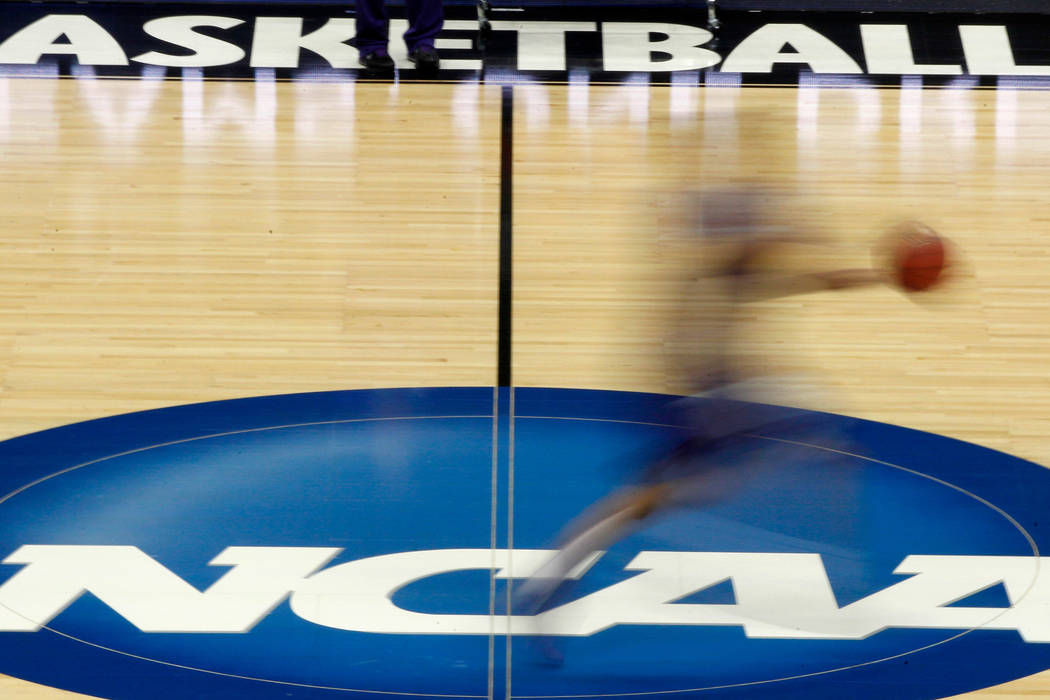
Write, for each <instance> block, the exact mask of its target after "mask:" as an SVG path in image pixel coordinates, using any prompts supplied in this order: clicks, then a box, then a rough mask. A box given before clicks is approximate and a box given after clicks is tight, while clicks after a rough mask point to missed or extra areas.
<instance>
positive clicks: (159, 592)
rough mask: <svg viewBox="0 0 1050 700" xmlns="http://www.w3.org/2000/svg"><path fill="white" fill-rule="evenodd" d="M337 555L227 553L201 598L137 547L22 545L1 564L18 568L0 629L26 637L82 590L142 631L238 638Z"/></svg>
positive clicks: (313, 551) (0, 591)
mask: <svg viewBox="0 0 1050 700" xmlns="http://www.w3.org/2000/svg"><path fill="white" fill-rule="evenodd" d="M339 551H340V550H338V549H332V548H329V547H227V548H226V549H224V550H223V551H222V553H221V554H219V556H217V557H215V558H214V559H213V560H212V561H211V562H209V563H210V564H211V565H212V566H232V567H233V568H232V569H231V570H230V571H228V572H226V573H225V574H224V575H223V576H222V578H220V579H219V580H218V581H216V582H215V583H214V584H212V585H211V586H210V587H209V588H208V589H207V590H205V591H204V592H201V591H198V590H197V589H196V588H194V587H193V586H191V585H190V584H188V583H186V582H185V581H184V580H182V579H181V578H179V577H178V576H176V575H175V574H173V573H172V572H171V571H169V570H168V569H167V568H165V567H164V566H162V565H161V564H159V563H157V562H156V561H155V560H154V559H152V558H151V557H150V556H149V555H147V554H145V553H144V552H143V551H142V550H140V549H139V548H138V547H119V546H117V547H114V546H102V547H96V546H61V545H58V546H56V545H25V546H22V547H19V548H18V550H17V551H15V552H14V554H12V555H11V556H9V557H8V558H7V559H5V560H4V563H5V564H26V566H25V568H23V569H22V570H21V571H19V572H18V573H16V574H15V575H14V576H12V577H11V578H10V579H8V580H7V581H6V582H5V583H4V585H3V586H0V631H5V632H23V631H25V632H34V631H36V630H38V629H40V627H41V626H43V625H46V624H47V623H48V622H50V621H51V620H52V619H53V618H54V617H55V616H56V615H58V614H59V613H60V612H62V611H63V610H65V609H66V608H67V607H68V606H69V605H70V604H71V603H73V602H74V601H75V600H76V599H77V598H79V597H80V596H81V595H83V594H84V593H85V592H89V593H91V594H93V595H94V596H96V597H97V598H98V599H99V600H101V601H102V602H103V603H105V604H106V605H108V606H109V607H111V608H112V609H113V610H114V611H116V612H117V613H118V614H120V615H121V616H122V617H124V618H125V619H127V620H128V622H130V623H132V624H133V625H135V626H136V627H138V628H139V629H140V630H142V631H144V632H246V631H248V630H249V629H251V628H252V627H254V626H255V624H256V623H257V622H258V621H259V620H261V619H262V618H263V617H265V616H266V615H267V614H269V612H270V611H271V610H273V608H274V607H275V606H276V605H277V604H278V603H280V602H281V601H282V600H284V598H285V597H286V596H287V595H288V592H289V591H291V590H293V589H294V588H295V587H296V585H298V584H299V582H300V581H301V580H302V579H303V578H304V577H306V576H309V575H310V574H311V573H313V572H314V571H316V570H317V569H319V568H320V567H322V566H324V565H325V564H326V563H327V562H328V561H329V560H331V558H332V557H334V556H335V555H336V554H338V553H339Z"/></svg>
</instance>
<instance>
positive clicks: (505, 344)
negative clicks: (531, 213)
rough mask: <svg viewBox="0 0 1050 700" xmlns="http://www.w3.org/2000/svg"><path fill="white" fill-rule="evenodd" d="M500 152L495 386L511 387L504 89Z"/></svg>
mask: <svg viewBox="0 0 1050 700" xmlns="http://www.w3.org/2000/svg"><path fill="white" fill-rule="evenodd" d="M500 105H501V110H500V152H499V340H498V344H497V354H498V360H497V364H496V368H497V369H496V383H497V385H498V386H505V387H509V386H510V381H511V372H510V363H511V351H510V343H511V327H510V326H511V305H512V295H511V288H512V283H513V275H512V270H511V266H512V262H513V261H512V260H511V256H512V254H513V242H514V241H513V235H512V231H513V204H514V202H513V194H512V193H513V189H514V162H513V161H514V88H513V86H511V85H504V86H503V87H502V88H501V93H500Z"/></svg>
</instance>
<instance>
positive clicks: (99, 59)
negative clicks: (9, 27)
mask: <svg viewBox="0 0 1050 700" xmlns="http://www.w3.org/2000/svg"><path fill="white" fill-rule="evenodd" d="M61 36H65V37H66V39H68V40H69V43H68V44H56V43H55V41H57V40H58V38H59V37H61ZM55 53H61V54H73V55H74V56H76V57H77V61H79V62H80V63H81V64H82V65H85V66H126V65H127V64H128V57H127V54H125V53H124V49H122V48H121V47H120V44H118V43H117V40H116V39H114V38H113V37H112V36H110V34H109V32H107V31H106V30H105V29H103V28H102V27H101V26H100V25H99V24H98V23H97V22H96V21H95V20H93V19H91V18H90V17H88V16H86V15H45V16H43V17H41V18H40V19H38V20H37V21H35V22H33V23H32V24H30V25H28V26H26V27H23V28H22V29H20V30H18V31H17V32H15V33H14V34H12V35H11V36H9V37H8V38H7V39H6V40H5V41H4V43H2V44H0V63H28V64H33V63H37V62H38V61H39V60H40V57H41V56H42V55H44V54H55Z"/></svg>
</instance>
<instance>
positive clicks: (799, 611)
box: [0, 388, 1050, 699]
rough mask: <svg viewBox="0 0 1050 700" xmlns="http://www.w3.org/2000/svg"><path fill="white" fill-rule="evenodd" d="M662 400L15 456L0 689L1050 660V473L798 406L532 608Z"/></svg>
mask: <svg viewBox="0 0 1050 700" xmlns="http://www.w3.org/2000/svg"><path fill="white" fill-rule="evenodd" d="M667 399H668V397H664V396H657V395H649V394H630V393H620V392H598V391H582V390H564V389H516V390H515V391H514V395H513V402H509V401H507V394H506V392H503V393H502V394H500V393H498V392H494V391H493V390H492V389H480V388H477V389H475V388H465V389H388V390H376V391H350V392H326V393H320V394H307V395H293V396H278V397H264V398H256V399H244V400H236V401H226V402H217V403H209V404H201V405H195V406H181V407H174V408H169V409H162V410H158V411H150V412H144V413H137V414H131V415H126V416H118V417H115V418H109V419H104V420H98V421H91V422H87V423H81V424H76V425H71V426H65V427H62V428H57V429H54V430H49V431H45V432H42V433H37V434H33V435H28V436H25V437H21V438H17V439H14V440H10V441H7V442H5V443H2V444H0V463H2V464H3V465H4V469H3V473H2V475H0V553H2V555H3V563H4V565H3V566H2V567H0V650H2V654H0V673H5V674H9V675H14V676H17V677H21V678H26V679H28V680H32V681H35V682H39V683H44V684H47V685H51V686H56V687H61V688H65V689H69V690H74V691H78V692H82V693H88V694H92V695H99V696H104V697H109V698H135V697H143V696H150V697H155V698H172V699H175V698H180V699H181V698H185V697H206V696H212V697H224V698H236V697H253V698H269V697H273V698H278V697H281V698H287V697H295V698H315V697H317V698H322V697H332V696H334V695H338V696H340V697H345V696H347V695H348V694H349V695H361V696H369V697H374V696H375V695H376V694H391V693H393V694H402V695H410V696H427V697H433V696H441V697H463V698H469V697H475V698H482V697H485V698H492V697H507V696H508V695H512V696H517V697H529V698H562V697H581V696H599V695H601V696H606V695H617V696H633V695H651V694H653V693H658V694H667V695H673V696H675V697H694V696H696V697H699V696H703V697H712V696H719V697H720V696H732V697H770V696H777V697H795V696H797V697H806V698H815V697H816V698H821V697H826V698H838V697H843V696H844V695H848V696H850V697H857V698H861V697H870V698H884V697H886V696H887V692H888V691H887V690H886V688H888V687H892V688H893V691H892V692H893V695H894V696H895V697H916V698H935V697H942V696H945V695H951V694H955V693H960V692H965V691H968V690H973V689H977V688H981V687H986V686H989V685H993V684H997V683H1001V682H1004V681H1007V680H1011V679H1014V678H1018V677H1021V676H1024V675H1028V674H1031V673H1035V672H1038V671H1041V670H1044V669H1046V668H1048V667H1050V621H1044V619H1043V618H1044V617H1045V616H1044V615H1043V614H1042V607H1041V606H1042V605H1043V602H1042V601H1045V599H1046V596H1047V595H1048V594H1050V580H1048V579H1047V577H1046V576H1045V574H1044V575H1040V566H1039V564H1040V558H1039V557H1040V552H1041V550H1042V549H1043V548H1044V544H1043V539H1044V536H1043V535H1042V532H1041V530H1040V527H1039V518H1040V513H1041V511H1042V510H1043V509H1044V508H1045V503H1047V502H1050V498H1048V496H1050V475H1048V473H1047V472H1046V470H1045V469H1043V468H1042V467H1040V466H1038V465H1035V464H1032V463H1030V462H1025V461H1023V460H1020V459H1016V458H1014V457H1010V456H1008V455H1005V454H1002V453H999V452H994V451H992V450H987V449H984V448H980V447H977V446H974V445H970V444H966V443H962V442H958V441H955V440H951V439H948V438H944V437H940V436H936V435H930V434H927V433H921V432H917V431H912V430H907V429H904V428H899V427H894V426H888V425H883V424H877V423H872V422H868V421H861V420H857V419H851V418H845V417H841V416H830V415H824V414H807V413H805V412H798V411H791V414H792V415H794V416H803V417H807V416H808V417H813V418H819V421H820V425H821V426H822V429H821V431H820V432H819V433H818V434H815V436H816V437H815V438H814V440H812V441H808V440H806V439H802V438H800V437H799V434H798V433H797V431H795V432H790V433H788V432H785V433H784V434H777V432H776V429H775V428H771V429H770V430H769V431H766V432H763V434H761V435H754V436H751V438H749V439H753V440H755V441H763V443H764V446H765V447H766V448H767V449H765V450H764V452H763V454H765V455H767V456H768V457H769V458H770V461H775V465H774V466H772V467H771V468H769V469H765V470H763V471H762V472H761V478H757V479H751V480H749V481H747V482H746V483H742V484H740V485H738V488H735V489H733V490H732V491H731V492H729V493H728V494H726V495H725V497H724V498H721V499H719V500H718V501H717V502H715V503H712V504H710V505H708V506H706V507H703V508H692V509H690V508H683V509H680V510H677V511H673V512H669V513H668V514H666V515H664V516H663V517H660V518H655V519H654V521H653V522H652V523H651V524H650V523H649V522H647V523H646V526H645V527H644V528H642V529H640V530H639V531H638V532H636V533H634V534H632V535H631V536H629V537H627V538H625V539H623V540H622V541H620V542H618V543H617V544H616V545H615V546H613V547H611V548H610V549H609V550H608V551H607V552H604V553H603V554H602V555H601V556H600V557H598V558H591V559H590V560H588V562H587V566H586V567H580V570H578V571H576V572H574V574H573V575H574V576H575V577H576V578H577V581H576V582H575V584H574V585H573V586H572V587H571V588H570V589H569V590H567V591H566V592H565V594H564V596H563V597H562V598H560V599H558V600H557V601H556V602H555V603H554V604H552V605H550V606H549V607H548V609H546V610H545V611H544V612H542V613H540V614H539V615H526V614H523V613H521V612H520V611H517V610H511V611H510V612H508V606H507V601H508V599H509V597H510V596H509V591H508V587H509V586H513V585H515V583H518V584H520V583H521V581H522V580H524V579H527V578H528V576H529V575H530V574H531V573H533V572H534V571H536V569H537V568H538V567H539V566H541V565H542V563H543V562H544V561H546V560H547V558H549V557H550V555H551V552H552V547H553V543H554V541H555V539H556V537H557V535H558V532H559V531H560V530H561V529H562V528H563V527H564V525H565V524H566V523H567V522H569V521H570V520H571V519H572V518H574V517H576V516H577V515H578V514H579V513H580V512H581V511H583V510H584V509H586V508H587V507H588V506H590V505H591V504H593V503H595V502H596V501H598V500H599V499H601V498H602V497H603V496H605V495H607V494H609V493H610V492H611V491H612V490H614V489H615V488H617V486H618V485H619V484H621V483H622V482H623V481H624V479H625V478H626V477H627V475H628V474H629V472H630V470H632V469H635V468H637V467H638V465H639V464H640V463H641V462H644V460H645V458H646V457H645V455H646V451H647V449H648V448H649V446H650V445H652V444H653V443H659V442H661V441H664V440H666V439H667V437H668V436H669V435H672V434H673V433H674V431H675V430H676V428H675V427H673V426H668V425H664V424H663V423H661V421H660V420H659V416H660V411H661V408H662V407H663V405H664V404H665V403H666V401H667ZM511 407H513V417H512V416H511V413H510V410H511ZM775 410H780V409H775ZM784 410H785V411H787V409H784ZM771 446H772V447H774V448H775V449H768V448H769V447H771ZM1044 568H1045V567H1044ZM537 631H542V632H543V633H544V635H545V636H544V637H543V639H550V640H553V642H555V643H557V644H558V646H559V647H560V648H561V650H562V651H563V652H564V654H565V662H564V664H562V665H560V666H558V667H550V666H549V665H545V664H543V663H541V662H542V658H538V656H537V653H536V650H535V648H534V647H535V644H536V640H537V636H536V633H537Z"/></svg>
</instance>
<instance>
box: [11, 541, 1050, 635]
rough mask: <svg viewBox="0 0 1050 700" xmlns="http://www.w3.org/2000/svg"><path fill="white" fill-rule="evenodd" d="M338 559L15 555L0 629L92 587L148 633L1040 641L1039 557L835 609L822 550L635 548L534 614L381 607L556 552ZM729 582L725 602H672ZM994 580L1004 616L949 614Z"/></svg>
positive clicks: (1045, 591)
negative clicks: (619, 574) (619, 633)
mask: <svg viewBox="0 0 1050 700" xmlns="http://www.w3.org/2000/svg"><path fill="white" fill-rule="evenodd" d="M339 551H340V550H338V549H333V548H325V547H317V548H315V547H229V548H227V549H225V550H223V552H222V553H221V554H220V555H219V556H218V557H216V558H215V559H214V560H212V561H211V564H212V565H220V566H231V567H233V568H232V569H231V570H230V571H229V572H227V573H226V574H225V575H223V576H222V577H221V578H220V579H219V580H218V581H216V582H215V583H214V584H213V585H212V586H210V587H209V588H208V589H207V590H205V591H203V592H202V591H198V590H197V589H196V588H194V587H193V586H191V585H190V584H188V583H186V582H185V581H184V580H182V579H181V578H179V577H178V576H177V575H175V574H174V573H172V572H171V571H169V570H168V569H166V568H165V567H164V566H162V565H161V564H159V563H158V562H156V561H155V560H153V559H152V558H150V557H149V556H148V555H146V554H145V553H143V552H142V551H141V550H139V549H138V548H136V547H120V546H64V545H26V546H23V547H20V548H19V549H18V550H17V551H16V552H14V554H12V555H11V556H10V557H8V558H7V559H5V560H4V563H5V564H23V565H25V566H24V568H23V569H21V570H20V571H18V572H17V573H16V574H14V575H13V576H11V577H10V578H9V579H8V580H7V581H6V582H5V583H4V584H3V585H0V631H26V632H32V631H36V630H38V629H40V627H41V626H42V625H44V624H47V623H48V622H49V621H50V620H51V619H53V618H54V617H55V616H56V615H58V614H60V613H61V612H62V611H63V610H64V609H65V608H66V607H67V606H69V605H70V604H71V603H73V602H74V601H75V600H76V599H77V598H78V597H80V596H81V595H82V594H84V593H85V592H90V593H92V594H94V595H95V596H96V597H98V598H99V599H100V600H101V601H102V602H103V603H105V604H106V605H108V606H109V607H110V608H112V609H113V610H114V611H115V612H117V613H118V614H120V615H122V616H123V617H125V618H126V619H127V620H128V621H129V622H131V623H132V624H134V625H136V626H137V627H138V628H139V629H142V630H144V631H147V632H245V631H248V630H250V629H251V628H252V627H253V626H254V625H255V624H256V623H257V622H258V621H259V620H260V619H262V617H264V616H265V615H267V614H268V613H269V612H270V611H271V610H272V609H273V608H274V606H276V605H278V604H279V603H280V602H281V601H282V600H284V598H285V597H286V596H288V594H289V593H290V594H291V600H290V605H291V608H292V610H293V611H294V612H295V613H296V614H297V615H298V616H299V617H301V618H303V619H304V620H307V621H309V622H313V623H316V624H319V625H324V626H327V627H334V628H337V629H343V630H348V631H355V632H372V633H385V634H492V633H495V634H533V633H535V631H536V629H537V627H536V625H535V624H533V623H535V622H539V623H540V627H539V628H540V629H542V630H543V631H544V633H547V634H557V635H573V636H585V635H591V634H595V633H596V632H599V631H601V630H603V629H606V628H608V627H611V626H614V625H622V624H631V625H734V626H740V627H742V628H743V630H744V632H745V634H747V636H749V637H754V638H777V639H815V638H820V639H844V640H847V639H863V638H865V637H868V636H870V635H872V634H876V633H878V632H879V631H881V630H884V629H887V628H891V627H900V628H930V629H972V628H983V629H1001V630H1016V631H1018V632H1019V633H1020V634H1021V636H1022V638H1023V639H1024V640H1025V641H1027V642H1048V643H1050V614H1048V612H1050V576H1048V575H1046V574H1043V575H1040V573H1041V572H1045V571H1046V570H1047V567H1046V566H1041V564H1042V562H1041V559H1040V558H1036V557H1024V556H942V555H912V556H909V557H907V558H905V559H904V561H903V562H901V564H900V566H898V567H897V569H896V571H895V573H898V574H910V575H911V576H910V577H909V578H907V579H905V580H903V581H900V582H898V583H895V584H893V585H891V586H888V587H886V588H884V589H882V590H880V591H876V592H875V593H872V594H871V595H869V596H867V597H865V598H862V599H860V600H858V601H856V602H853V603H851V604H849V605H846V606H844V607H841V608H840V607H839V606H838V604H837V602H836V600H835V596H834V592H833V590H832V587H831V584H830V581H829V579H828V576H827V573H826V571H825V569H824V566H823V564H822V560H821V557H820V555H819V554H810V553H755V552H641V553H639V554H638V555H637V556H636V557H635V558H634V560H632V561H631V563H630V564H629V565H628V566H627V569H628V570H631V571H641V572H642V573H640V574H639V575H637V576H635V577H633V578H630V579H627V580H625V581H621V582H619V583H616V584H613V585H611V586H608V587H607V588H604V589H602V590H599V591H597V592H595V593H592V594H590V595H588V596H585V597H583V598H580V599H578V600H575V601H572V602H570V603H567V604H565V605H562V606H560V607H557V608H554V609H552V610H548V611H546V612H544V613H542V614H541V615H539V616H537V617H538V618H539V620H530V619H529V617H528V616H520V615H518V616H508V615H497V616H490V615H487V614H432V613H424V612H418V611H413V610H406V609H403V608H401V607H399V606H397V605H395V604H394V602H393V597H394V594H395V593H396V592H397V591H398V590H399V589H401V588H403V587H404V586H407V585H409V584H411V583H413V582H415V581H420V580H422V579H426V578H429V577H432V576H437V575H440V574H443V573H448V572H453V571H464V570H472V569H476V570H489V571H493V572H494V574H493V575H494V576H496V577H497V578H517V579H521V578H526V577H528V576H529V575H530V574H531V573H532V572H534V571H536V570H538V569H539V568H540V567H541V566H542V565H543V564H544V563H545V562H546V561H547V560H548V558H549V557H550V556H551V555H552V554H553V552H552V551H549V550H514V551H512V552H511V551H508V550H489V549H442V550H422V551H414V552H399V553H393V554H385V555H380V556H375V557H368V558H365V559H359V560H356V561H351V562H347V563H343V564H339V565H337V566H333V567H331V568H328V569H324V570H320V571H318V569H319V568H320V567H322V566H324V565H325V563H327V562H328V561H329V560H330V559H331V558H332V557H334V556H335V555H336V554H337V553H338V552H339ZM592 561H593V560H591V561H588V562H586V563H585V564H584V565H583V566H581V567H578V569H577V570H575V571H574V572H572V574H571V576H572V577H578V576H579V575H581V572H582V571H584V570H586V568H587V567H588V566H589V565H590V563H592ZM315 572H316V573H315ZM726 580H729V581H731V583H732V586H733V590H734V593H735V598H736V600H735V601H734V602H733V603H731V604H696V603H678V602H675V601H678V600H681V599H683V598H685V597H686V596H689V595H690V594H692V593H695V592H697V591H701V590H704V589H706V588H709V587H711V586H713V585H716V584H718V583H719V582H722V581H726ZM999 583H1001V584H1003V586H1004V588H1005V590H1006V593H1007V596H1008V598H1009V601H1010V607H1003V608H998V607H966V606H962V607H950V606H951V605H952V603H955V602H958V601H960V600H963V599H965V598H967V597H969V596H971V595H973V594H974V593H978V592H980V591H982V590H985V589H987V588H988V587H989V586H993V585H996V584H999Z"/></svg>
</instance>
